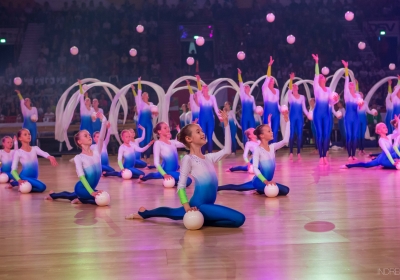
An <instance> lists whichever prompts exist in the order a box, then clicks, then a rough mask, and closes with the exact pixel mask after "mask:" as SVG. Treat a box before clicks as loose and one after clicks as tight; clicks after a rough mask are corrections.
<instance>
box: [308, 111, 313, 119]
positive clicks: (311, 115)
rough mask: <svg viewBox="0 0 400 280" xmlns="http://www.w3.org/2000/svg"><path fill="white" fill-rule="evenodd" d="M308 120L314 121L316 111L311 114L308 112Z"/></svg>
mask: <svg viewBox="0 0 400 280" xmlns="http://www.w3.org/2000/svg"><path fill="white" fill-rule="evenodd" d="M307 118H308V119H309V120H310V121H312V120H313V118H314V111H310V112H308V114H307Z"/></svg>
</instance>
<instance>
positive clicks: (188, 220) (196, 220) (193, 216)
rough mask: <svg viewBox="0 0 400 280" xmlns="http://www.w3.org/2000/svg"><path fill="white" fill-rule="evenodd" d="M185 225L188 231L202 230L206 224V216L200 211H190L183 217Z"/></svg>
mask: <svg viewBox="0 0 400 280" xmlns="http://www.w3.org/2000/svg"><path fill="white" fill-rule="evenodd" d="M183 224H184V225H185V227H186V228H187V229H188V230H197V229H201V227H202V226H203V224H204V216H203V214H201V212H200V211H189V212H186V214H185V216H183Z"/></svg>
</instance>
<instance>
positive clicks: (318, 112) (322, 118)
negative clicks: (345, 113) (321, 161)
mask: <svg viewBox="0 0 400 280" xmlns="http://www.w3.org/2000/svg"><path fill="white" fill-rule="evenodd" d="M313 122H314V125H315V133H316V135H315V137H316V139H315V140H316V141H315V142H316V144H317V148H318V152H319V156H320V157H326V152H327V151H328V149H329V140H330V133H331V127H332V124H331V123H332V117H331V116H330V114H329V106H327V104H326V108H325V106H324V105H323V104H322V105H320V106H318V101H317V104H316V106H315V109H314V118H313Z"/></svg>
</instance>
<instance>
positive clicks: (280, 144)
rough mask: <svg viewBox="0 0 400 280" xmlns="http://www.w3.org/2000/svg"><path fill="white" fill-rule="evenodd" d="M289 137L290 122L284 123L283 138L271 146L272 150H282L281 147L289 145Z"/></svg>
mask: <svg viewBox="0 0 400 280" xmlns="http://www.w3.org/2000/svg"><path fill="white" fill-rule="evenodd" d="M289 137H290V121H287V122H286V129H285V136H284V137H283V139H282V140H281V141H279V142H277V143H275V144H271V145H274V150H275V151H276V150H278V149H280V148H282V147H283V146H285V145H287V144H288V143H289Z"/></svg>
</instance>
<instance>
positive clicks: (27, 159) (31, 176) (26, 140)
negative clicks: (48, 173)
mask: <svg viewBox="0 0 400 280" xmlns="http://www.w3.org/2000/svg"><path fill="white" fill-rule="evenodd" d="M17 138H18V140H19V141H20V142H21V148H20V149H18V150H17V151H15V153H14V157H13V162H12V171H11V174H12V176H13V177H14V179H15V180H16V181H18V184H19V185H21V184H22V183H24V182H25V181H28V182H29V183H30V184H31V185H32V191H31V192H44V190H45V189H46V185H45V184H44V183H43V182H41V181H39V180H38V179H37V178H38V176H39V163H38V159H37V156H38V155H39V156H42V157H44V158H47V159H48V160H49V161H50V163H51V165H52V166H57V161H56V159H55V158H54V157H53V156H50V155H49V154H48V153H46V152H44V151H42V150H41V149H40V148H39V147H38V146H31V145H30V143H31V141H32V136H31V133H30V132H29V130H28V129H26V128H23V129H21V130H20V131H18V134H17ZM19 162H21V165H22V170H21V173H20V174H18V171H17V170H18V163H19ZM12 185H13V186H14V184H12Z"/></svg>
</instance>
